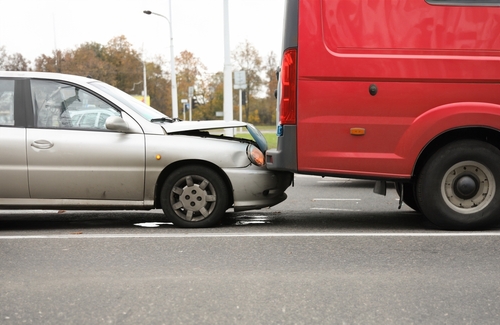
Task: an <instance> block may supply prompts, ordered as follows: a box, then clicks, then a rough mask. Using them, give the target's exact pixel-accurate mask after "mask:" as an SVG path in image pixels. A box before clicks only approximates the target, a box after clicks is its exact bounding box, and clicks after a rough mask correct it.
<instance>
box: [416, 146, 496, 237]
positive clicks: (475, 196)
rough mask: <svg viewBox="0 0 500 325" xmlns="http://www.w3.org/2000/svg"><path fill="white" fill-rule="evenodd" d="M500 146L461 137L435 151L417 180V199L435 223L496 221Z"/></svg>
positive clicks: (461, 225) (461, 226) (454, 225)
mask: <svg viewBox="0 0 500 325" xmlns="http://www.w3.org/2000/svg"><path fill="white" fill-rule="evenodd" d="M499 161H500V150H498V148H496V147H494V146H492V145H490V144H488V143H485V142H481V141H476V140H462V141H457V142H454V143H451V144H449V145H447V146H445V147H443V148H442V149H440V150H439V151H437V152H436V153H435V154H434V155H433V156H432V157H431V158H430V159H429V161H428V162H427V163H426V165H425V166H424V168H423V169H422V172H421V174H420V175H419V177H418V180H417V202H418V205H419V206H420V208H421V209H422V212H423V213H424V215H425V216H426V217H427V218H428V219H429V220H430V221H432V222H433V223H435V224H436V225H438V226H440V227H442V228H446V229H452V230H467V229H478V228H485V227H488V226H491V225H493V224H494V223H497V222H498V221H500V190H497V186H498V185H500V164H499V163H498V162H499Z"/></svg>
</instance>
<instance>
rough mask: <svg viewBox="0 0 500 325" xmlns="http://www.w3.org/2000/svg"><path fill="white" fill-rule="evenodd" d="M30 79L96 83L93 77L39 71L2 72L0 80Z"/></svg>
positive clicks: (0, 72)
mask: <svg viewBox="0 0 500 325" xmlns="http://www.w3.org/2000/svg"><path fill="white" fill-rule="evenodd" d="M2 77H7V78H30V79H50V80H59V81H68V82H75V83H84V84H86V83H88V82H89V81H95V79H92V78H91V77H83V76H76V75H71V74H64V73H55V72H39V71H0V78H2Z"/></svg>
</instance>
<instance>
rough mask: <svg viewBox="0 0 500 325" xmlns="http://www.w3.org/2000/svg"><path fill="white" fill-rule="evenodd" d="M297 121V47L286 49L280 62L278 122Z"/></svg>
mask: <svg viewBox="0 0 500 325" xmlns="http://www.w3.org/2000/svg"><path fill="white" fill-rule="evenodd" d="M296 123H297V49H296V48H291V49H287V50H286V51H285V53H284V54H283V61H282V62H281V99H280V124H281V125H285V124H296Z"/></svg>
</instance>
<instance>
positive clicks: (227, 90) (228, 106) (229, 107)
mask: <svg viewBox="0 0 500 325" xmlns="http://www.w3.org/2000/svg"><path fill="white" fill-rule="evenodd" d="M232 120H233V78H232V73H231V51H230V47H229V6H228V0H224V121H232ZM224 134H225V135H226V136H234V130H233V129H232V128H231V129H225V130H224Z"/></svg>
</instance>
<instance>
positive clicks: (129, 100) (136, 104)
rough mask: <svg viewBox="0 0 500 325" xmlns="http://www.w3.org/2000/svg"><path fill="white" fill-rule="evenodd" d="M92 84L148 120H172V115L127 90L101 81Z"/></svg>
mask: <svg viewBox="0 0 500 325" xmlns="http://www.w3.org/2000/svg"><path fill="white" fill-rule="evenodd" d="M92 85H93V86H95V87H96V88H99V89H100V90H102V91H104V92H105V93H107V94H108V95H110V96H111V97H113V98H115V99H116V100H118V101H120V102H121V103H122V104H124V105H126V106H127V107H130V109H132V110H133V111H134V112H136V113H137V114H139V115H141V116H142V117H144V118H145V119H146V120H148V121H151V120H171V119H170V117H168V116H166V115H165V114H163V113H161V112H159V111H157V110H156V109H154V108H153V107H151V106H148V105H146V104H144V103H143V102H141V101H139V100H137V99H135V98H134V97H132V96H130V95H129V94H127V93H126V92H123V91H121V90H119V89H118V88H115V87H113V86H110V85H108V84H107V83H104V82H101V81H96V82H92Z"/></svg>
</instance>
